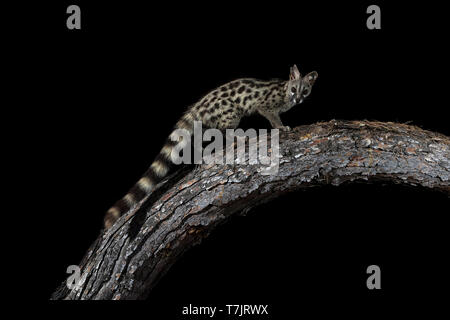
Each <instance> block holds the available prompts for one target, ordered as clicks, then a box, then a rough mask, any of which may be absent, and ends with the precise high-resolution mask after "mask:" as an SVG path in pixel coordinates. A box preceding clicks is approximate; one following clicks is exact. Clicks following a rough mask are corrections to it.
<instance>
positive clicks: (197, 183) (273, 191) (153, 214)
mask: <svg viewBox="0 0 450 320" xmlns="http://www.w3.org/2000/svg"><path fill="white" fill-rule="evenodd" d="M280 154H281V158H280V159H279V160H280V166H279V171H278V174H276V175H262V174H261V173H260V170H261V168H262V167H263V165H249V164H236V165H232V166H231V165H200V166H197V167H196V168H195V169H194V170H191V171H190V172H189V171H186V170H181V171H180V172H178V173H176V174H174V175H172V176H171V177H169V178H167V179H166V180H164V181H163V182H162V183H161V184H159V185H158V189H157V191H156V192H155V193H154V194H152V195H151V196H150V197H149V198H148V199H146V200H144V201H143V202H141V204H140V205H138V206H137V207H135V208H132V210H130V212H129V213H128V214H127V215H125V216H123V217H122V218H121V219H120V220H119V221H118V222H117V223H116V224H115V225H114V226H113V227H112V228H111V229H110V230H109V231H107V232H102V234H101V235H100V236H99V237H98V239H97V240H96V241H95V243H94V244H93V245H92V246H91V248H90V249H89V250H88V252H87V254H86V256H85V257H84V258H83V261H82V262H81V264H80V267H81V270H82V277H81V280H80V282H79V288H78V289H77V288H75V289H72V290H69V289H68V288H67V286H66V283H65V282H64V283H63V284H62V285H61V286H60V287H59V289H57V291H56V292H55V293H54V294H53V296H52V299H116V300H119V299H142V298H145V297H146V295H147V294H148V293H149V291H150V290H151V289H152V288H153V287H154V285H155V284H156V283H157V281H158V280H159V279H160V278H161V277H162V276H163V275H164V274H165V272H166V271H167V270H168V269H169V268H170V267H171V265H173V263H174V262H175V261H176V260H177V258H178V257H179V256H180V255H181V254H183V253H184V252H185V251H186V250H188V249H189V248H190V247H192V246H193V245H195V244H198V243H200V241H201V240H202V239H203V238H205V237H206V236H208V234H209V233H210V232H211V231H213V230H214V228H215V227H216V226H217V225H218V224H220V223H223V222H224V221H226V220H227V219H229V218H230V217H232V216H233V215H234V214H238V213H239V214H245V213H246V212H247V211H248V210H249V209H251V208H253V207H255V206H257V205H259V204H261V203H263V202H266V201H269V200H271V199H273V198H276V197H277V196H279V195H280V194H283V193H286V192H291V191H295V190H299V189H301V188H308V187H311V186H320V185H324V184H331V185H335V186H339V185H341V184H343V183H347V182H366V183H367V182H375V181H385V182H390V183H396V184H403V185H410V186H419V187H425V188H430V189H434V190H437V191H440V192H444V193H446V194H447V195H449V194H450V138H449V137H447V136H444V135H442V134H438V133H433V132H429V131H425V130H422V129H420V128H418V127H415V126H409V125H405V124H399V123H382V122H369V121H336V120H332V121H329V122H323V123H317V124H313V125H308V126H301V127H297V128H295V129H294V130H293V131H291V132H289V133H281V135H280Z"/></svg>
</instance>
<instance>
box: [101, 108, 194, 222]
mask: <svg viewBox="0 0 450 320" xmlns="http://www.w3.org/2000/svg"><path fill="white" fill-rule="evenodd" d="M176 129H186V130H187V131H188V132H189V133H190V134H191V135H192V134H193V131H194V118H193V116H192V115H191V114H190V113H186V114H185V115H184V116H183V117H182V118H181V119H180V120H179V121H178V122H177V124H176V125H175V129H174V131H173V132H172V133H171V135H170V136H169V139H167V142H166V143H165V145H164V147H163V148H162V149H161V151H160V152H159V154H158V156H157V157H156V159H155V160H154V161H153V163H152V164H151V166H150V168H148V170H147V171H146V172H145V174H144V175H143V176H142V177H141V179H139V181H138V182H137V183H136V184H135V185H134V186H133V187H132V188H131V189H130V191H129V192H128V193H127V194H126V195H125V196H124V197H123V198H122V199H120V200H119V201H117V202H116V203H115V204H114V206H112V207H111V208H110V209H109V210H108V211H107V212H106V215H105V219H104V224H105V229H109V228H111V226H112V225H113V224H114V223H115V222H116V221H117V219H119V218H120V216H122V215H123V214H125V213H126V212H128V210H129V209H130V208H131V207H132V206H133V205H134V204H136V203H138V202H140V201H141V200H142V199H144V198H145V197H146V196H147V195H149V194H151V193H152V191H153V189H154V187H155V185H156V184H157V183H158V182H160V181H161V180H162V179H163V178H164V177H165V176H166V175H167V173H168V172H169V170H170V168H171V166H172V165H173V163H172V160H171V153H172V150H173V148H174V147H175V146H177V148H178V147H179V148H182V147H184V146H185V145H184V144H183V141H182V138H180V139H179V140H178V141H172V137H174V136H175V130H176ZM185 143H187V141H186V142H185Z"/></svg>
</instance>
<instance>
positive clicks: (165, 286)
mask: <svg viewBox="0 0 450 320" xmlns="http://www.w3.org/2000/svg"><path fill="white" fill-rule="evenodd" d="M373 3H374V4H378V5H379V6H380V7H381V11H382V29H381V30H368V29H367V28H366V19H367V16H368V15H367V14H366V8H367V6H368V5H369V4H372V2H359V3H357V2H355V3H341V2H339V3H327V2H314V4H312V3H311V2H306V1H296V2H285V3H282V2H276V3H265V4H264V3H262V2H255V3H250V2H249V3H246V4H245V5H244V4H243V3H232V2H214V3H212V2H209V3H207V4H197V3H196V4H194V3H190V2H184V3H183V4H179V3H166V4H158V5H157V4H154V3H150V2H146V3H145V4H144V3H137V2H136V3H131V2H127V1H114V2H111V1H95V4H94V3H93V1H90V2H88V1H73V2H68V1H57V2H56V1H55V3H54V4H50V3H47V4H40V5H33V6H32V7H30V6H28V7H26V8H25V7H23V8H22V9H21V11H20V13H21V14H22V20H19V21H16V24H14V25H13V26H14V27H17V29H19V27H20V29H21V31H22V29H24V30H23V31H24V32H23V33H21V34H23V35H24V37H14V36H13V37H12V38H13V40H14V42H15V44H16V45H17V46H16V47H17V48H20V49H19V50H18V54H17V56H16V57H15V58H18V59H17V60H11V64H12V66H13V67H15V68H16V69H17V72H16V73H15V76H14V77H12V79H11V82H12V83H17V84H18V85H19V88H20V90H19V93H18V94H17V96H16V100H15V101H16V106H17V110H18V111H19V116H22V119H23V120H22V121H23V124H24V126H25V127H26V128H27V129H28V130H29V132H30V134H27V135H26V138H25V139H24V140H25V143H26V144H25V145H24V146H25V147H24V149H25V152H26V153H27V154H28V155H29V158H28V159H32V161H27V165H26V166H25V167H24V168H25V169H24V170H23V171H24V172H23V173H25V175H30V176H32V177H33V178H32V179H33V181H34V182H35V183H34V184H33V187H32V188H31V189H32V190H30V191H31V193H32V195H31V197H33V201H23V202H21V206H20V208H21V210H23V211H24V212H25V213H26V214H25V216H26V217H27V218H28V217H30V220H27V221H30V222H29V224H31V225H32V226H33V229H34V231H36V232H37V233H39V237H38V238H37V239H38V240H36V238H35V240H34V241H33V243H32V244H31V250H30V251H31V252H32V256H33V257H34V255H36V257H37V258H38V259H39V263H38V265H39V266H38V267H37V268H38V271H39V275H40V276H39V277H37V278H36V279H35V280H34V281H36V285H35V288H38V290H36V293H34V294H33V297H32V298H33V299H37V300H45V299H48V298H49V297H50V295H51V293H52V292H53V291H54V289H55V288H56V287H57V286H58V285H59V284H60V283H61V282H62V281H63V280H64V279H65V278H66V276H67V275H66V274H65V270H66V268H67V266H68V265H72V264H78V263H79V261H80V260H81V258H82V257H83V255H84V253H85V252H86V250H87V248H88V247H89V245H90V244H91V243H92V242H93V240H94V239H95V238H96V237H97V235H98V233H99V231H100V229H101V227H102V219H103V214H104V212H105V211H106V210H107V209H108V208H109V207H110V206H111V205H112V204H113V203H114V202H115V201H116V200H117V199H119V198H120V197H121V196H123V194H124V193H125V192H126V191H127V190H128V189H129V188H130V187H131V186H132V185H133V183H134V182H135V181H136V180H137V179H138V178H139V177H140V175H141V174H142V173H143V172H144V171H145V170H146V169H147V167H148V165H149V164H150V163H151V161H152V159H153V157H154V156H155V155H156V154H157V152H158V151H159V149H160V147H161V146H162V143H163V142H164V140H165V138H166V136H167V135H168V134H169V133H170V131H171V129H172V127H173V125H174V123H175V122H176V120H177V118H178V117H179V116H180V115H181V114H182V112H183V111H184V110H185V108H187V106H189V105H190V104H192V103H194V102H195V101H196V100H197V99H199V98H200V97H201V96H202V95H203V94H205V93H206V92H207V91H209V90H211V89H213V88H215V87H216V86H218V85H220V84H223V83H225V82H227V81H230V80H232V79H235V78H239V77H255V78H262V79H270V78H286V77H287V76H288V72H289V67H290V66H291V65H292V64H294V63H295V64H297V65H298V66H299V69H300V71H301V72H302V73H307V72H310V71H313V70H316V71H317V72H318V74H319V78H318V80H317V82H316V84H315V86H314V90H313V93H312V94H311V96H310V97H309V98H308V99H307V100H306V101H305V102H304V103H303V104H302V105H301V106H298V107H296V108H294V109H291V110H290V111H289V112H288V113H285V114H283V115H282V119H283V121H284V124H285V125H289V126H291V127H294V126H296V125H301V124H309V123H313V122H316V121H320V120H330V119H333V118H334V119H369V120H381V121H398V122H406V121H411V123H412V124H415V125H418V126H420V127H422V128H424V129H428V130H432V131H438V132H441V133H444V134H447V135H448V134H449V127H448V117H447V116H446V115H445V111H446V109H447V105H448V102H447V100H444V97H445V88H446V86H447V84H446V83H447V82H445V81H440V80H439V78H438V76H439V75H440V74H445V72H444V70H445V68H446V66H445V65H444V62H445V59H444V57H446V56H448V51H446V49H445V41H447V40H446V39H447V38H448V34H447V32H446V31H445V29H444V28H443V27H445V26H444V22H445V20H444V19H443V17H440V15H439V12H441V11H442V8H440V7H438V6H436V5H432V4H428V5H426V6H425V5H421V6H418V5H414V4H411V3H404V4H398V6H394V5H393V4H388V3H385V2H379V1H376V2H373ZM70 4H78V5H80V7H81V12H82V13H81V14H82V15H81V19H82V30H67V28H66V18H67V16H68V15H67V14H66V13H65V11H66V8H67V6H68V5H70ZM36 13H38V14H36ZM25 20H26V22H27V24H26V25H27V27H23V26H24V25H25V24H21V23H24V21H25ZM14 27H13V28H12V29H14ZM12 34H13V33H12ZM241 127H243V128H249V127H260V128H269V124H268V122H267V121H266V120H265V119H262V118H259V117H258V116H254V117H251V118H248V119H245V120H243V121H242V123H241ZM447 213H448V199H447V198H446V197H444V196H443V195H441V194H436V193H432V192H430V191H427V190H422V189H411V188H405V187H398V186H390V185H356V186H355V185H349V186H343V187H339V188H334V187H325V188H320V189H313V190H310V191H305V192H299V193H296V194H291V195H287V196H284V197H282V198H280V199H278V200H276V201H274V202H272V203H270V204H268V205H265V206H264V207H261V208H257V209H256V210H254V211H253V212H252V213H250V214H249V215H248V216H246V217H236V218H234V219H233V220H232V221H231V222H229V223H228V224H226V225H223V226H221V227H220V228H218V230H217V231H216V232H214V233H213V234H212V235H211V236H210V237H209V238H208V239H206V240H205V241H204V242H203V243H202V245H201V246H198V247H195V248H193V249H192V250H191V251H190V252H188V253H187V254H186V255H185V256H184V257H182V259H181V260H180V261H179V262H178V263H177V264H176V265H175V266H174V267H173V268H172V269H171V270H170V271H169V272H168V273H167V275H166V276H165V277H164V278H163V280H161V282H160V283H159V284H158V286H157V287H156V288H155V289H154V291H153V292H152V293H151V295H150V297H149V299H148V301H146V302H145V303H142V302H141V303H139V306H140V307H142V308H144V309H145V310H146V313H147V314H148V315H149V316H150V315H153V314H156V313H161V314H164V315H166V316H167V317H168V318H173V317H174V316H177V315H178V316H179V315H180V313H181V306H183V305H188V304H190V303H192V304H197V305H209V304H214V305H217V306H223V305H225V304H269V305H270V306H269V311H270V313H271V315H272V316H273V318H275V319H280V318H282V317H281V316H282V315H283V316H296V315H299V316H300V315H302V314H303V313H304V312H305V311H307V310H309V311H313V312H315V313H317V314H322V313H326V312H332V313H334V314H336V313H335V312H343V313H344V312H345V313H347V312H351V311H354V310H356V309H357V307H363V310H365V312H369V313H370V312H373V311H376V310H382V309H384V308H385V307H387V306H391V307H392V306H394V307H398V309H399V310H412V309H411V308H416V307H419V306H423V305H424V303H425V300H424V298H426V297H427V298H430V297H431V298H432V300H433V301H434V302H435V303H436V304H439V301H440V300H439V299H441V298H444V297H445V295H444V293H445V292H442V291H441V290H442V289H445V288H448V275H447V273H446V272H448V270H449V264H448V263H447V262H445V258H446V255H448V246H446V243H448V242H449V241H448V231H447V229H448V228H446V227H445V223H444V219H445V214H447ZM34 261H35V260H34ZM371 264H376V265H379V266H380V268H381V272H382V278H381V279H382V289H381V290H379V291H369V290H368V289H367V288H366V285H365V282H366V279H367V276H368V275H367V274H366V268H367V266H369V265H371ZM414 301H420V303H419V304H415V303H414V304H412V302H414ZM404 302H406V305H407V306H408V307H407V309H402V308H403V306H404V304H403V303H404ZM51 305H52V306H55V304H54V303H52V304H51ZM412 306H414V307H412ZM127 307H129V308H132V306H131V305H128V304H127ZM364 314H365V313H361V315H364Z"/></svg>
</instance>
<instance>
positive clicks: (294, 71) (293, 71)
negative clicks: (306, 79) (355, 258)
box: [289, 64, 301, 80]
mask: <svg viewBox="0 0 450 320" xmlns="http://www.w3.org/2000/svg"><path fill="white" fill-rule="evenodd" d="M300 78H301V74H300V71H298V68H297V66H296V65H295V64H294V66H293V67H291V73H290V74H289V80H298V79H300Z"/></svg>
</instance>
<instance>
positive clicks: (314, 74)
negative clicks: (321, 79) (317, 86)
mask: <svg viewBox="0 0 450 320" xmlns="http://www.w3.org/2000/svg"><path fill="white" fill-rule="evenodd" d="M318 76H319V75H318V74H317V72H316V71H313V72H310V73H308V74H307V75H306V76H305V77H304V78H303V80H305V81H308V82H309V83H310V84H311V85H313V84H314V82H315V81H316V79H317V77H318Z"/></svg>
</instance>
